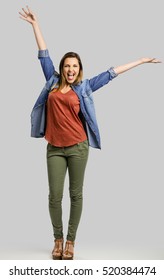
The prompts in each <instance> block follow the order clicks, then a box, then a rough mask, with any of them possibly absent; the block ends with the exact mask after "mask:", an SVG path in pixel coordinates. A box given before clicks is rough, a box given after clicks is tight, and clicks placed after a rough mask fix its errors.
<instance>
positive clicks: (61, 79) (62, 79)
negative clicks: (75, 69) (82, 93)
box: [58, 52, 83, 88]
mask: <svg viewBox="0 0 164 280" xmlns="http://www.w3.org/2000/svg"><path fill="white" fill-rule="evenodd" d="M70 57H73V58H76V59H77V60H78V62H79V67H80V69H79V74H78V76H77V79H76V80H75V82H74V83H73V84H74V85H77V84H78V83H79V82H81V80H82V77H83V65H82V62H81V59H80V56H79V55H78V54H77V53H75V52H68V53H66V54H65V55H64V56H63V57H62V59H61V61H60V64H59V74H60V78H59V83H58V85H59V88H60V86H61V85H62V84H63V82H65V77H64V75H63V66H64V61H65V59H66V58H70Z"/></svg>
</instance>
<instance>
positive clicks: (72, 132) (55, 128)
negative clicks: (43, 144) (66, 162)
mask: <svg viewBox="0 0 164 280" xmlns="http://www.w3.org/2000/svg"><path fill="white" fill-rule="evenodd" d="M79 111H80V101H79V98H78V96H77V94H76V93H75V92H74V91H73V90H72V89H70V90H69V91H68V92H66V93H62V92H61V91H58V90H56V89H54V90H52V91H51V92H50V93H49V96H48V100H47V121H46V132H45V139H46V140H47V141H48V142H49V143H50V144H51V145H53V146H57V147H68V146H72V145H75V144H77V143H79V142H83V141H85V140H86V139H87V135H86V132H85V129H84V127H83V124H82V121H81V119H80V117H79Z"/></svg>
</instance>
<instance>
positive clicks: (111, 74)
mask: <svg viewBox="0 0 164 280" xmlns="http://www.w3.org/2000/svg"><path fill="white" fill-rule="evenodd" d="M117 76H118V75H117V74H116V73H115V71H114V67H110V68H109V69H108V70H107V71H105V72H103V73H101V74H99V75H97V76H95V77H94V78H92V79H90V80H89V83H90V87H91V89H92V91H96V90H98V89H99V88H101V87H103V86H105V85H106V84H108V83H109V82H110V81H111V80H113V79H114V78H115V77H117Z"/></svg>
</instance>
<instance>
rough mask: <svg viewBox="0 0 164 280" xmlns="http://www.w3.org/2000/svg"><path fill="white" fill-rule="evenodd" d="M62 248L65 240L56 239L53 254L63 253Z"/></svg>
mask: <svg viewBox="0 0 164 280" xmlns="http://www.w3.org/2000/svg"><path fill="white" fill-rule="evenodd" d="M60 245H61V246H60ZM60 247H63V238H61V239H55V247H54V249H53V251H52V253H62V251H63V250H62V248H60Z"/></svg>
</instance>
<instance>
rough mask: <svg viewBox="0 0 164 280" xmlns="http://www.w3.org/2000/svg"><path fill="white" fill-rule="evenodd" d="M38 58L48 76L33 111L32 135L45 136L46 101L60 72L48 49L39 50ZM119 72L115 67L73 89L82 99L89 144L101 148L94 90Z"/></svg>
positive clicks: (81, 105)
mask: <svg viewBox="0 0 164 280" xmlns="http://www.w3.org/2000/svg"><path fill="white" fill-rule="evenodd" d="M38 58H39V60H40V62H41V66H42V70H43V73H44V76H45V78H46V84H45V86H44V88H43V89H42V91H41V93H40V95H39V97H38V99H37V100H36V102H35V105H34V107H33V109H32V112H31V137H36V138H38V137H44V135H45V128H46V101H47V98H48V94H49V92H50V91H51V90H52V89H53V88H55V86H56V84H57V82H58V80H59V74H58V73H57V72H56V71H55V68H54V65H53V62H52V60H51V58H50V56H49V52H48V50H39V52H38ZM116 76H117V74H116V73H115V72H114V70H113V67H111V68H110V69H108V70H107V71H105V72H103V73H101V74H99V75H98V76H95V77H93V78H91V79H86V80H84V81H82V82H80V83H79V84H77V85H72V86H71V87H72V89H73V90H74V91H75V93H76V94H77V96H78V98H79V100H80V110H81V112H82V115H83V117H84V121H85V126H86V132H87V136H88V142H89V145H90V146H91V147H93V148H98V149H101V141H100V133H99V128H98V124H97V119H96V113H95V107H94V101H93V94H92V93H93V92H94V91H96V90H98V89H99V88H101V87H103V86H104V85H106V84H107V83H108V82H109V81H111V80H112V79H113V78H115V77H116Z"/></svg>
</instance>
